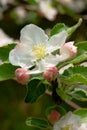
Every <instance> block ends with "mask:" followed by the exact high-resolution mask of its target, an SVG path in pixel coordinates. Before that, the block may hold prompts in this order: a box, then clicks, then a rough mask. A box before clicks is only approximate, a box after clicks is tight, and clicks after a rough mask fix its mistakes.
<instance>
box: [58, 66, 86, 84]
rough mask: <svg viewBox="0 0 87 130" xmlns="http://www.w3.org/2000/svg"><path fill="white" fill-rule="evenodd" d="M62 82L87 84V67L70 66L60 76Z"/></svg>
mask: <svg viewBox="0 0 87 130" xmlns="http://www.w3.org/2000/svg"><path fill="white" fill-rule="evenodd" d="M59 78H60V79H61V81H62V82H69V83H72V84H74V83H82V84H85V85H87V67H84V66H75V67H70V68H68V69H67V70H65V71H64V73H63V74H62V75H60V76H59Z"/></svg>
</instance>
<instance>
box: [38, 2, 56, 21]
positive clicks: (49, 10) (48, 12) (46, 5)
mask: <svg viewBox="0 0 87 130" xmlns="http://www.w3.org/2000/svg"><path fill="white" fill-rule="evenodd" d="M39 9H40V11H41V13H42V14H43V15H44V16H45V17H46V18H47V19H48V20H50V21H53V20H54V19H55V18H56V15H57V10H56V9H55V8H54V7H52V5H51V1H50V0H47V1H43V0H41V1H40V2H39Z"/></svg>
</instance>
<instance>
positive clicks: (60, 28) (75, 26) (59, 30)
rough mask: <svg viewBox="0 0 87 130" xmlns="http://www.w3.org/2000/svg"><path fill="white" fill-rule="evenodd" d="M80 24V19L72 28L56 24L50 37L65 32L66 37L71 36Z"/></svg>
mask: <svg viewBox="0 0 87 130" xmlns="http://www.w3.org/2000/svg"><path fill="white" fill-rule="evenodd" d="M81 23H82V19H81V18H80V19H79V20H78V23H76V24H75V25H74V26H72V27H67V26H66V25H65V24H63V23H58V24H56V25H55V26H54V27H53V29H52V30H51V34H50V35H51V36H53V35H55V34H57V33H59V32H61V31H63V30H65V31H66V32H67V33H68V36H70V35H72V33H74V31H75V30H76V29H77V28H78V27H79V26H80V25H81Z"/></svg>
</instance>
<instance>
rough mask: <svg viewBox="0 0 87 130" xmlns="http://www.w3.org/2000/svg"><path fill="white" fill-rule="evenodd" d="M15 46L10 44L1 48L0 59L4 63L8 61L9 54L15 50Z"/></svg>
mask: <svg viewBox="0 0 87 130" xmlns="http://www.w3.org/2000/svg"><path fill="white" fill-rule="evenodd" d="M14 46H15V44H9V45H7V46H3V47H0V59H1V60H2V61H3V62H7V61H8V57H9V52H10V51H11V50H12V49H13V48H14Z"/></svg>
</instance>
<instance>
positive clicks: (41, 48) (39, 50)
mask: <svg viewBox="0 0 87 130" xmlns="http://www.w3.org/2000/svg"><path fill="white" fill-rule="evenodd" d="M32 51H33V53H34V56H36V58H37V59H42V58H44V57H45V56H46V52H47V49H46V47H45V45H44V44H43V43H41V44H39V45H34V46H33V49H32Z"/></svg>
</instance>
